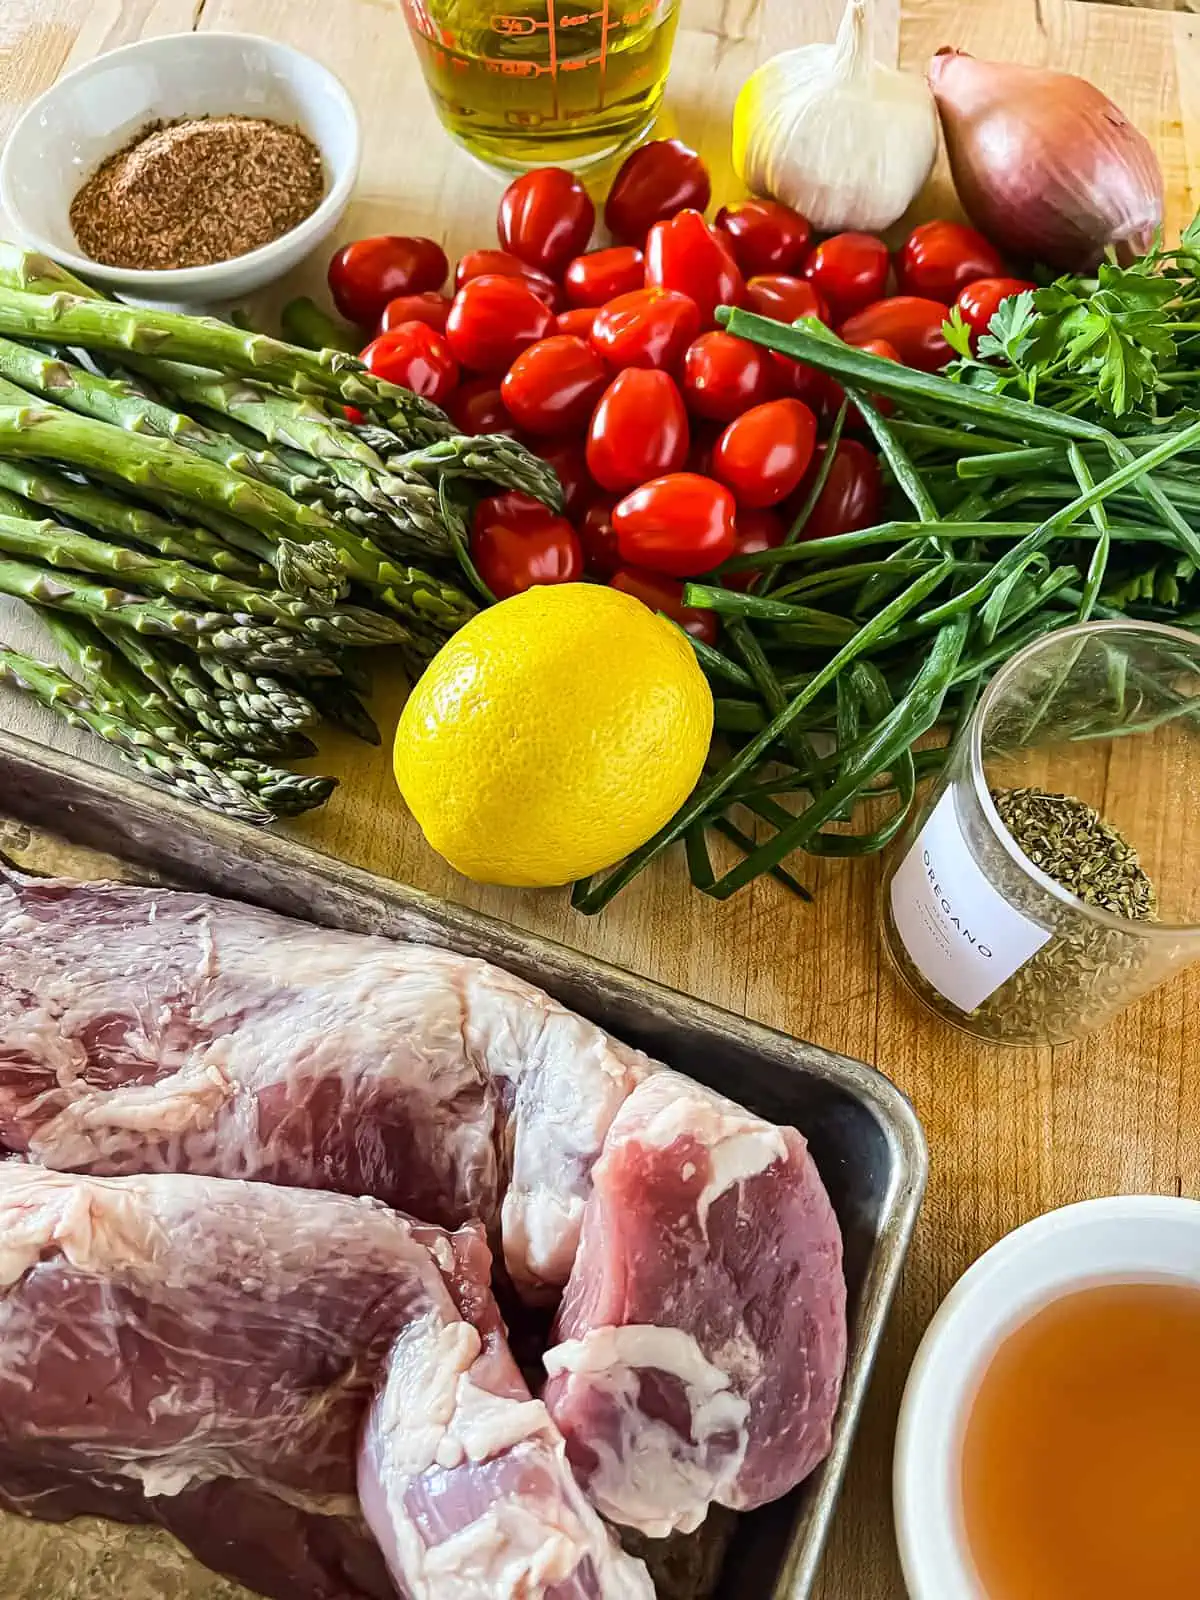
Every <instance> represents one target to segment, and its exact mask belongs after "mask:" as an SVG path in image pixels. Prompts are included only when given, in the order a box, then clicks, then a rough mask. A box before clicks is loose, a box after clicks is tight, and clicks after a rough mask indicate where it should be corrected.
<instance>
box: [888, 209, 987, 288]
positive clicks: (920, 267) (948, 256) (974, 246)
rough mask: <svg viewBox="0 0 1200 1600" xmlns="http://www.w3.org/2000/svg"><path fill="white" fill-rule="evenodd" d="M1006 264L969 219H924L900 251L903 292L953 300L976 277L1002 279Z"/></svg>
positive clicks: (898, 275)
mask: <svg viewBox="0 0 1200 1600" xmlns="http://www.w3.org/2000/svg"><path fill="white" fill-rule="evenodd" d="M1003 271H1004V263H1003V261H1001V259H1000V253H999V251H998V250H997V249H996V248H995V246H994V245H991V244H989V243H988V241H987V240H986V239H985V238H984V237H983V235H982V234H981V233H980V232H979V231H978V230H977V229H975V228H969V227H968V226H967V224H966V223H965V222H944V221H941V222H923V223H922V224H921V226H920V227H919V228H914V229H913V231H912V232H911V233H910V234H909V236H908V238H907V239H906V240H905V241H904V243H903V245H902V246H901V247H900V249H899V251H898V252H897V254H896V279H897V281H898V283H899V285H900V292H901V293H902V294H917V295H924V297H925V298H926V299H927V300H947V301H949V300H953V299H954V297H955V296H956V295H957V294H958V292H959V290H960V289H965V288H966V286H967V284H969V283H974V281H975V279H976V278H998V277H1000V276H1001V274H1002V273H1003Z"/></svg>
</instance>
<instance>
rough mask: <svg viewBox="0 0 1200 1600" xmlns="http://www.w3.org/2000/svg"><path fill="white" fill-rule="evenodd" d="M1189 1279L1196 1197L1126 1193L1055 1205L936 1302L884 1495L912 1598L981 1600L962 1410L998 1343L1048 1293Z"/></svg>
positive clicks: (1198, 1270)
mask: <svg viewBox="0 0 1200 1600" xmlns="http://www.w3.org/2000/svg"><path fill="white" fill-rule="evenodd" d="M1163 1281H1175V1282H1183V1283H1192V1284H1198V1285H1200V1201H1196V1200H1175V1199H1170V1198H1163V1197H1161V1196H1158V1195H1125V1196H1118V1197H1116V1198H1113V1199H1106V1200H1085V1201H1082V1202H1081V1203H1080V1204H1079V1205H1073V1206H1065V1207H1064V1208H1063V1209H1062V1210H1061V1211H1051V1212H1048V1213H1047V1214H1046V1215H1045V1216H1044V1217H1038V1218H1037V1219H1036V1220H1035V1221H1033V1222H1029V1223H1026V1224H1025V1226H1024V1227H1023V1228H1017V1229H1016V1231H1015V1232H1013V1233H1010V1234H1009V1235H1008V1237H1007V1238H1005V1239H1001V1240H1000V1242H999V1244H996V1245H994V1246H993V1247H992V1249H990V1250H989V1251H987V1253H986V1254H985V1255H982V1256H980V1258H979V1260H978V1261H976V1262H975V1264H974V1266H972V1267H970V1268H969V1269H968V1270H967V1271H966V1272H965V1273H964V1274H963V1276H962V1277H961V1278H960V1279H959V1281H958V1282H957V1283H956V1284H955V1286H954V1288H953V1289H952V1290H951V1291H950V1293H949V1294H948V1295H947V1296H946V1299H945V1300H944V1301H943V1302H942V1305H941V1307H940V1308H939V1310H938V1312H937V1315H936V1316H935V1317H934V1319H933V1321H932V1322H931V1323H930V1324H929V1327H928V1329H927V1330H926V1333H925V1337H924V1339H923V1340H922V1341H921V1346H920V1349H919V1350H918V1351H917V1356H916V1360H915V1361H914V1362H913V1365H912V1370H911V1372H910V1373H909V1375H908V1383H907V1385H906V1387H905V1390H904V1400H903V1403H902V1405H901V1408H900V1424H899V1429H898V1432H897V1435H896V1458H895V1468H894V1472H893V1477H892V1497H893V1505H894V1509H895V1515H896V1538H897V1541H898V1543H899V1546H900V1561H901V1565H902V1566H903V1568H904V1577H905V1580H906V1582H907V1584H908V1592H909V1595H910V1596H911V1600H987V1596H986V1595H984V1593H983V1591H982V1589H981V1587H980V1584H979V1580H978V1578H977V1576H976V1575H975V1572H974V1568H973V1564H972V1561H971V1558H970V1554H969V1552H968V1549H967V1542H966V1535H965V1532H964V1529H963V1526H962V1512H961V1495H960V1487H959V1470H960V1460H961V1450H962V1437H963V1430H964V1426H965V1423H966V1418H967V1412H968V1409H969V1407H970V1404H971V1402H972V1400H973V1399H974V1396H975V1393H976V1391H977V1388H978V1385H979V1382H980V1379H981V1378H982V1376H983V1373H984V1370H985V1368H986V1366H987V1364H988V1361H989V1360H990V1358H991V1356H992V1355H993V1354H994V1352H995V1351H996V1349H997V1348H998V1346H999V1345H1000V1343H1001V1342H1002V1340H1003V1339H1004V1338H1005V1337H1006V1336H1007V1335H1008V1334H1010V1333H1011V1332H1012V1331H1013V1330H1014V1329H1015V1328H1016V1327H1018V1326H1019V1325H1020V1324H1021V1323H1023V1322H1025V1321H1027V1320H1028V1319H1029V1317H1030V1316H1032V1315H1033V1313H1034V1312H1035V1311H1037V1310H1038V1309H1040V1307H1042V1306H1044V1305H1046V1304H1047V1303H1048V1302H1050V1301H1051V1300H1056V1299H1058V1298H1060V1297H1061V1296H1062V1295H1064V1294H1068V1293H1071V1292H1072V1291H1074V1290H1077V1289H1084V1288H1088V1287H1090V1286H1093V1285H1096V1284H1102V1283H1131V1282H1132V1283H1145V1282H1163Z"/></svg>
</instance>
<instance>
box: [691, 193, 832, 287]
mask: <svg viewBox="0 0 1200 1600" xmlns="http://www.w3.org/2000/svg"><path fill="white" fill-rule="evenodd" d="M713 226H714V227H715V228H716V229H717V230H718V232H720V233H723V234H725V236H726V237H727V238H728V240H729V253H730V255H731V256H732V257H733V259H734V260H735V261H736V262H737V264H738V266H739V267H741V269H742V271H743V272H744V273H745V274H746V276H747V277H748V278H749V277H750V276H752V274H754V273H756V272H798V271H799V270H800V267H801V266H802V265H803V263H804V258H805V256H807V254H808V251H809V247H810V246H811V244H812V228H811V226H810V225H809V223H808V222H807V220H806V219H805V218H804V217H802V216H801V215H800V213H799V212H798V211H793V210H792V209H791V207H790V206H783V205H780V204H779V202H778V200H740V201H738V203H737V205H733V206H722V207H721V209H720V211H718V212H717V217H716V221H715V222H714V224H713Z"/></svg>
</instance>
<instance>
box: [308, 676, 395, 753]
mask: <svg viewBox="0 0 1200 1600" xmlns="http://www.w3.org/2000/svg"><path fill="white" fill-rule="evenodd" d="M304 687H305V690H306V692H307V694H308V695H309V697H310V698H311V700H312V702H313V704H314V705H315V706H316V708H317V710H318V711H319V712H320V713H321V715H322V716H323V717H324V718H325V720H326V721H327V722H332V723H335V724H336V725H337V726H338V727H339V728H345V730H346V732H347V733H352V734H353V735H354V737H355V738H356V739H361V740H362V741H363V742H364V743H365V744H373V745H381V744H382V743H383V737H382V735H381V734H380V732H379V729H378V727H377V726H376V723H375V718H374V717H373V716H372V715H371V713H370V712H369V711H368V710H367V708H366V706H365V705H363V703H362V701H361V700H360V699H359V697H358V695H357V694H356V693H355V692H354V690H353V689H352V688H351V687H350V685H349V684H348V683H347V682H346V679H345V678H344V677H341V678H314V679H313V681H312V682H311V683H307V684H305V686H304Z"/></svg>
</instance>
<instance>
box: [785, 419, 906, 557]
mask: <svg viewBox="0 0 1200 1600" xmlns="http://www.w3.org/2000/svg"><path fill="white" fill-rule="evenodd" d="M828 448H829V446H828V445H825V444H819V445H818V446H817V449H816V453H815V455H814V456H813V458H812V461H811V463H810V464H809V468H808V471H807V472H806V473H805V475H804V477H803V479H802V480H801V483H800V487H799V488H798V489H797V491H796V495H795V499H794V500H793V501H792V503H791V505H790V506H789V512H795V511H799V509H800V507H801V506H802V505H803V503H804V501H805V499H806V497H807V495H808V492H809V490H810V489H811V487H812V484H813V482H814V481H815V479H816V476H817V473H818V472H819V471H820V469H821V462H822V460H823V459H824V456H825V452H826V450H827V449H828ZM882 507H883V484H882V480H881V479H880V475H879V461H878V459H877V458H876V457H875V456H873V455H872V454H871V452H870V451H869V450H868V449H867V447H866V446H865V445H862V444H859V442H858V440H857V439H840V440H839V441H838V447H837V455H836V456H835V457H834V460H833V466H832V467H831V468H830V470H829V476H828V478H826V480H825V487H824V488H823V489H822V490H821V495H820V498H819V499H818V501H817V503H816V505H815V506H814V507H813V509H812V514H811V515H810V517H809V519H808V521H807V522H806V523H805V525H804V529H803V531H802V532H801V534H800V537H801V538H802V539H826V538H828V537H829V536H830V535H831V534H835V533H856V532H857V531H858V529H859V528H870V527H873V526H874V525H875V523H877V522H878V521H879V515H880V511H881V510H882Z"/></svg>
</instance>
